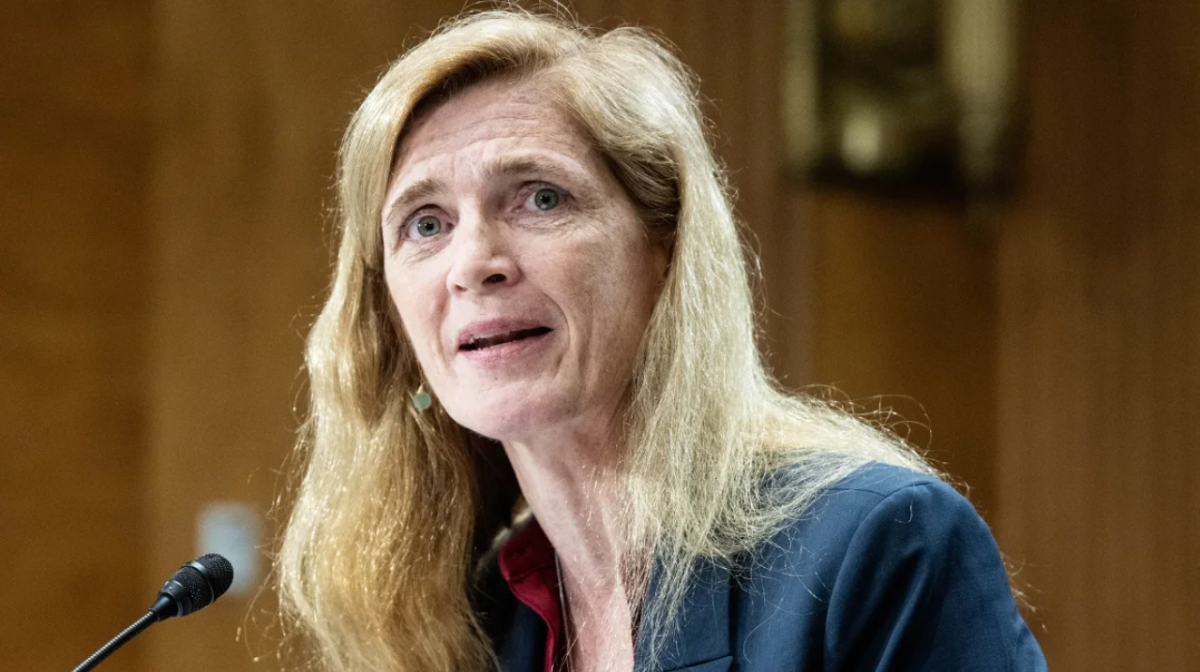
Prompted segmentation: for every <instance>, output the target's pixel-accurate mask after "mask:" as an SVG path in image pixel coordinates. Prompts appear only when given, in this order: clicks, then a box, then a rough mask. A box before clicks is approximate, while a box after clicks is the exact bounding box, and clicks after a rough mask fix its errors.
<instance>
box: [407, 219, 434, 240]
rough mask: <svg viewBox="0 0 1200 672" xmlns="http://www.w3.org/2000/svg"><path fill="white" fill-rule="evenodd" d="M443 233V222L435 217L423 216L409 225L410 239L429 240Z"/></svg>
mask: <svg viewBox="0 0 1200 672" xmlns="http://www.w3.org/2000/svg"><path fill="white" fill-rule="evenodd" d="M441 232H442V220H440V219H438V218H437V217H434V216H433V215H421V216H420V217H417V218H416V219H414V220H412V221H411V222H410V223H409V225H408V237H409V238H418V237H420V238H429V237H431V236H436V235H437V234H439V233H441Z"/></svg>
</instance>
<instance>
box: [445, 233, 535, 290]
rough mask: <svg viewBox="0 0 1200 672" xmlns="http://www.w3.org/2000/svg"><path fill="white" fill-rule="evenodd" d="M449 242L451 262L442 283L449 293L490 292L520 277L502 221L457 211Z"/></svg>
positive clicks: (511, 283) (512, 282)
mask: <svg viewBox="0 0 1200 672" xmlns="http://www.w3.org/2000/svg"><path fill="white" fill-rule="evenodd" d="M450 246H451V250H450V251H451V255H452V257H453V262H452V265H451V267H450V272H449V273H448V274H447V275H446V285H447V288H448V289H449V290H450V293H451V294H463V293H467V292H485V293H486V292H492V291H495V290H497V289H500V288H502V287H506V286H511V285H513V284H516V282H517V281H518V280H519V279H520V270H519V269H518V266H517V263H516V259H515V258H514V257H513V255H512V250H511V249H510V248H509V241H508V237H507V231H506V228H505V227H504V225H503V224H502V223H498V222H492V221H489V220H488V219H487V218H486V217H484V216H482V215H481V214H480V213H460V219H459V222H458V226H457V228H456V229H455V231H454V236H453V239H452V240H451V243H450Z"/></svg>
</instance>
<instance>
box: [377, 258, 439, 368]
mask: <svg viewBox="0 0 1200 672" xmlns="http://www.w3.org/2000/svg"><path fill="white" fill-rule="evenodd" d="M415 279H416V278H415V276H414V275H412V274H409V273H400V272H398V271H395V270H392V269H389V270H388V272H387V287H388V294H389V295H390V296H391V300H392V304H393V305H394V306H395V307H396V312H397V313H398V314H399V315H400V324H401V326H402V327H403V329H404V333H405V334H407V335H408V340H409V342H410V343H413V344H414V347H415V348H416V353H417V357H418V358H419V359H420V360H421V362H422V363H423V364H424V363H425V362H426V361H428V354H429V353H428V352H426V350H428V349H429V348H430V347H432V346H433V345H434V344H436V343H437V320H436V316H435V311H436V303H435V301H433V300H432V298H433V297H432V295H431V293H430V292H429V291H428V288H426V287H423V286H421V285H420V283H419V282H416V281H415Z"/></svg>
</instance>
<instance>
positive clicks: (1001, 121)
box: [783, 0, 1018, 193]
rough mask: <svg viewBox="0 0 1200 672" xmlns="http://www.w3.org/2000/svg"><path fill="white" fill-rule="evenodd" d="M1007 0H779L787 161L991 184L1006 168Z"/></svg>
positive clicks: (870, 176)
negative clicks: (782, 5)
mask: <svg viewBox="0 0 1200 672" xmlns="http://www.w3.org/2000/svg"><path fill="white" fill-rule="evenodd" d="M1017 20H1018V17H1017V11H1016V6H1015V0H787V17H786V22H785V26H786V35H785V50H786V52H785V60H784V82H783V105H784V110H783V111H784V130H785V135H786V147H787V150H786V151H787V165H788V168H789V169H790V171H791V172H793V173H800V174H802V175H804V176H806V177H808V178H812V179H816V180H820V181H824V180H828V181H837V182H848V183H852V184H856V185H866V186H872V185H877V186H884V187H888V186H900V187H905V188H912V187H917V188H932V189H934V190H937V191H944V190H946V189H952V190H964V191H967V192H971V193H977V192H995V191H997V190H999V189H1000V188H1002V187H1003V185H1004V184H1005V183H1006V182H1007V180H1008V178H1009V177H1010V175H1011V170H1012V165H1013V156H1014V151H1013V149H1014V147H1015V144H1016V143H1015V135H1016V134H1015V132H1014V131H1015V129H1016V127H1017V124H1016V123H1015V116H1016V99H1017V95H1018V90H1017V85H1016V79H1017V77H1016V74H1017V72H1016V71H1017V46H1016V45H1017V40H1016V35H1017Z"/></svg>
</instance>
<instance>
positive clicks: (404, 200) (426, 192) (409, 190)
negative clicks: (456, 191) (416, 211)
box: [384, 177, 442, 222]
mask: <svg viewBox="0 0 1200 672" xmlns="http://www.w3.org/2000/svg"><path fill="white" fill-rule="evenodd" d="M441 190H442V181H441V180H438V179H435V178H432V177H425V178H421V179H419V180H417V181H416V182H415V183H413V184H412V186H409V187H406V188H405V189H404V191H402V192H400V195H399V196H397V197H396V199H395V200H393V201H392V204H391V205H389V206H388V209H387V212H386V213H385V215H384V220H385V221H389V222H390V221H392V218H393V217H397V216H400V217H403V216H404V215H405V214H407V212H406V211H407V210H408V209H409V208H410V207H411V206H412V205H413V204H414V203H416V202H417V201H422V200H424V199H426V198H429V197H430V196H433V195H434V194H436V193H437V192H439V191H441Z"/></svg>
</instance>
